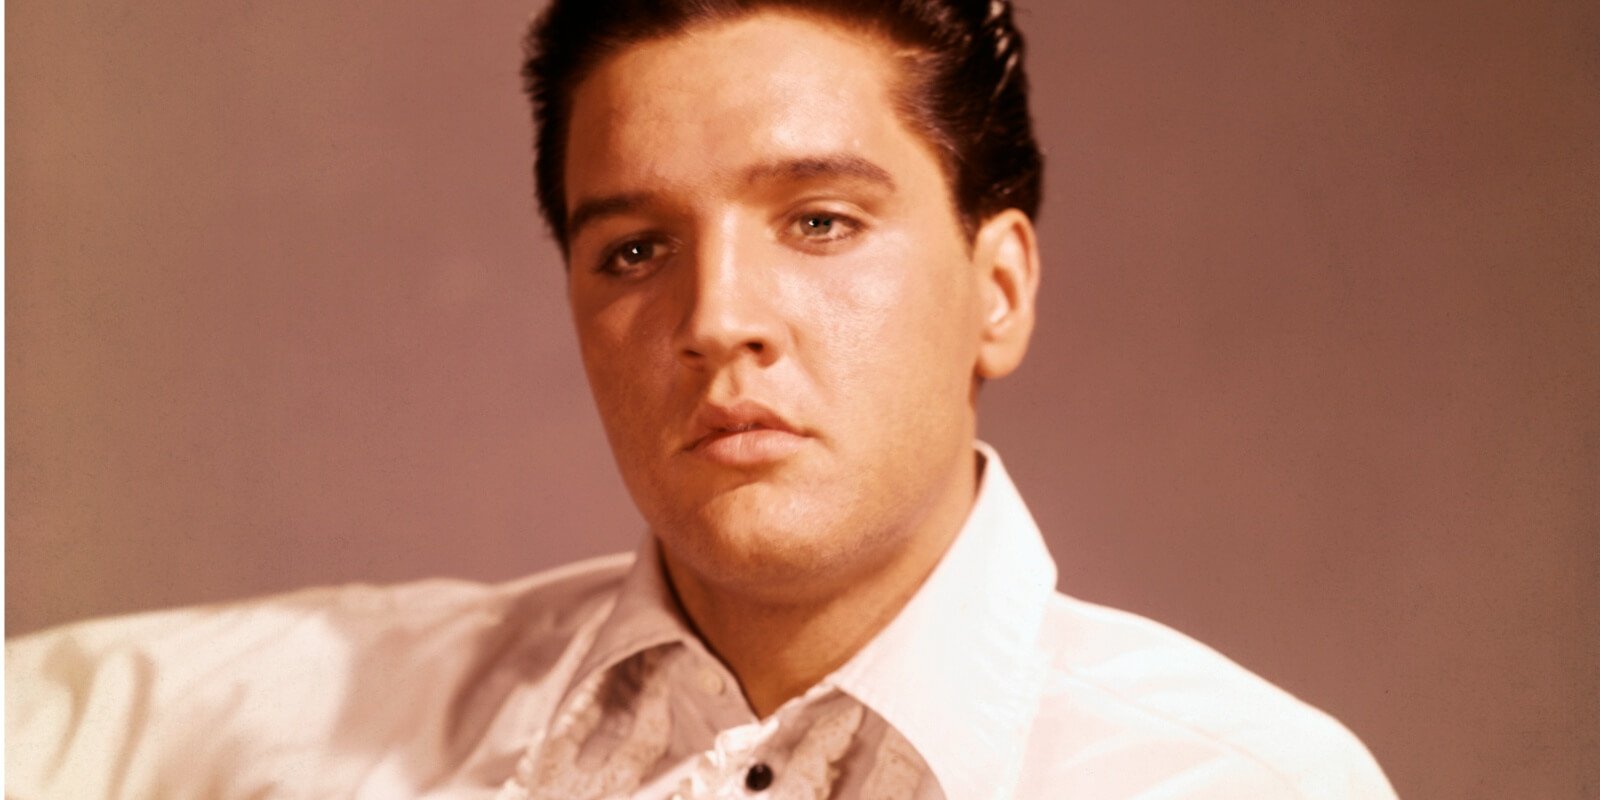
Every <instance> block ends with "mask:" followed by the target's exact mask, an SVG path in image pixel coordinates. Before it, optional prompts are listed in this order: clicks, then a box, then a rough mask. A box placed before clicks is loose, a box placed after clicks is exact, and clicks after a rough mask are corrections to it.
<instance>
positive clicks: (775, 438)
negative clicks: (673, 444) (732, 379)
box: [684, 400, 809, 467]
mask: <svg viewBox="0 0 1600 800" xmlns="http://www.w3.org/2000/svg"><path fill="white" fill-rule="evenodd" d="M685 438H686V439H687V440H688V442H689V443H688V445H687V446H685V447H684V451H685V452H687V453H689V454H690V455H694V456H697V457H699V458H702V459H705V460H706V461H710V462H712V463H714V464H720V465H723V466H730V467H751V466H759V465H763V464H770V463H773V462H777V461H781V460H783V459H785V458H787V457H788V456H790V455H792V454H793V453H794V452H795V451H796V450H798V449H799V448H800V447H801V446H802V445H804V444H805V441H806V439H807V438H809V437H808V436H807V435H806V434H805V433H803V432H802V431H801V430H800V428H799V426H797V425H794V424H793V423H791V422H789V421H788V420H787V419H785V418H784V417H783V416H782V415H781V414H778V413H777V412H776V411H773V410H772V409H771V408H768V407H767V406H765V405H762V404H760V403H757V402H754V401H749V400H746V401H741V402H738V403H735V404H732V405H720V404H712V403H706V404H703V405H701V407H700V408H699V409H698V411H697V412H696V414H695V417H694V422H693V424H692V426H691V428H690V431H689V434H688V436H687V437H685Z"/></svg>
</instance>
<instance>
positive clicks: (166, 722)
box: [6, 444, 1394, 800]
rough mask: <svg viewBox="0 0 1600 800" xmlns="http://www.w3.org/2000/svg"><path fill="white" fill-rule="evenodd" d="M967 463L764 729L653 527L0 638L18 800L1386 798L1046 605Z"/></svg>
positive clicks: (1119, 617)
mask: <svg viewBox="0 0 1600 800" xmlns="http://www.w3.org/2000/svg"><path fill="white" fill-rule="evenodd" d="M978 447H979V450H980V452H982V453H983V454H984V455H985V460H986V465H985V468H984V472H983V476H982V482H981V487H980V490H979V492H978V497H977V500H976V502H975V504H974V506H973V509H972V512H971V514H970V515H969V518H968V520H967V522H966V524H965V526H964V527H963V529H962V531H961V532H960V534H959V535H958V536H957V537H956V539H955V541H954V543H953V544H952V545H951V547H950V550H949V551H948V552H947V553H946V554H945V556H944V558H943V559H942V560H941V561H940V563H939V565H938V566H937V567H936V568H935V570H934V572H933V573H932V574H931V575H930V576H929V578H928V579H927V581H926V582H925V583H924V584H923V585H922V586H921V587H920V588H919V589H918V591H917V592H916V594H915V595H914V596H913V597H912V599H911V601H910V602H909V603H908V604H907V605H906V607H905V608H904V609H903V610H902V611H901V612H900V613H899V615H898V616H896V617H895V618H894V620H893V621H892V622H890V624H889V625H888V626H887V627H886V628H885V629H884V630H882V631H881V632H879V634H878V635H877V636H876V637H875V638H873V639H872V641H871V642H869V643H868V644H867V646H866V647H865V648H863V649H862V650H861V651H860V652H858V653H857V654H856V655H855V656H854V657H853V658H851V660H850V661H849V662H847V663H846V664H845V665H844V666H842V667H840V668H839V669H838V670H837V671H835V672H834V673H833V674H831V675H829V676H828V677H827V678H825V679H824V680H823V681H822V682H821V683H819V684H818V685H817V686H815V687H813V688H812V689H811V690H810V691H809V692H807V693H806V694H805V695H803V696H801V697H797V698H795V699H793V700H791V701H789V702H788V703H786V704H785V705H784V706H783V707H781V708H780V709H778V711H776V712H775V713H773V714H772V715H771V716H770V717H768V718H767V719H766V720H758V719H756V717H755V716H754V714H753V713H752V712H751V711H750V709H749V706H748V705H747V704H746V702H745V701H744V699H743V697H742V695H741V694H740V692H739V690H738V685H737V683H736V682H735V681H734V679H733V676H732V675H731V674H730V673H729V672H728V670H727V669H726V668H725V667H724V666H722V664H720V663H719V662H718V661H717V660H716V659H715V658H714V657H712V656H711V655H710V654H709V653H708V651H707V650H706V648H705V647H704V645H703V644H702V643H701V642H700V641H699V640H698V639H697V638H696V637H695V635H694V634H693V633H692V632H691V631H690V629H689V627H688V626H687V624H686V623H685V622H684V620H683V617H682V614H681V612H680V611H679V609H678V607H677V605H676V603H675V602H674V600H673V598H672V595H671V592H670V591H669V589H668V587H667V585H666V582H665V579H664V578H663V576H662V571H661V568H660V565H659V558H658V554H657V551H656V549H655V545H654V542H653V540H651V539H649V538H647V539H646V541H645V543H644V545H643V546H642V547H641V548H640V551H639V554H638V555H637V556H635V555H622V556H612V557H607V558H603V559H597V560H594V561H589V562H585V563H582V564H577V565H573V566H570V567H565V568H562V569H558V570H554V571H552V572H547V573H544V574H541V575H537V576H533V577H530V578H526V579H523V580H519V581H515V582H511V583H507V584H501V585H495V586H484V585H479V584H472V583H465V582H455V581H442V580H435V581H425V582H420V583H412V584H406V585H401V586H394V587H385V588H373V587H367V586H350V587H343V588H336V589H320V590H312V591H305V592H299V593H295V594H290V595H285V596H281V597H275V598H268V599H264V600H252V601H246V602H242V603H234V604H228V605H221V606H214V607H206V608H190V609H181V610H175V611H166V612H158V613H152V614H141V615H135V616H129V617H123V618H114V619H106V620H97V621H91V622H86V623H79V624H77V625H73V626H69V627H66V628H62V629H57V630H53V631H47V632H44V633H40V634H35V635H32V636H27V637H23V638H21V639H17V640H14V641H11V642H8V643H7V645H6V658H7V669H6V704H7V713H6V796H7V797H8V798H14V799H15V800H32V799H33V798H55V797H61V798H99V797H108V798H109V797H118V798H235V797H237V798H246V797H248V798H277V797H294V798H301V797H313V798H321V797H360V798H397V797H431V798H503V799H504V800H522V799H523V798H530V799H531V798H547V797H548V798H557V797H559V798H585V797H618V798H628V797H632V798H668V797H682V798H686V799H687V798H701V797H704V798H741V799H743V798H762V799H765V798H771V799H772V800H778V799H779V798H790V797H805V798H812V797H817V798H821V797H842V798H947V799H948V800H991V799H996V798H1025V799H1027V800H1033V799H1035V798H1039V799H1042V798H1095V799H1097V800H1098V799H1100V798H1139V800H1167V798H1218V799H1219V800H1220V798H1302V799H1304V800H1311V799H1312V798H1316V799H1318V800H1322V799H1324V798H1330V799H1331V798H1393V797H1394V792H1393V790H1392V789H1391V788H1390V787H1389V784H1388V782H1387V781H1386V780H1385V778H1384V775H1383V772H1382V770H1381V769H1380V768H1379V767H1378V765H1377V763H1376V762H1375V761H1374V760H1373V758H1372V756H1371V755H1370V754H1369V753H1368V752H1367V751H1366V749H1365V748H1364V747H1362V745H1361V743H1360V742H1359V741H1357V740H1356V738H1355V737H1354V736H1353V735H1351V734H1350V732H1349V731H1347V730H1346V729H1344V728H1343V727H1342V726H1340V725H1339V723H1338V722H1336V721H1335V720H1334V719H1332V718H1331V717H1329V716H1327V715H1325V714H1323V713H1322V712H1320V711H1317V710H1316V709H1314V708H1312V707H1311V706H1309V705H1307V704H1305V703H1303V702H1301V701H1299V700H1297V699H1295V698H1294V697H1292V696H1290V695H1289V694H1287V693H1285V692H1283V691H1281V690H1279V689H1277V688H1276V687H1274V686H1272V685H1271V684H1268V683H1267V682H1266V681H1264V680H1262V679H1261V678H1259V677H1257V676H1255V675H1253V674H1251V673H1249V672H1248V671H1246V670H1245V669H1243V668H1242V667H1240V666H1238V665H1236V664H1234V663H1233V662H1231V661H1228V660H1227V659H1226V658H1224V657H1223V656H1221V655H1219V654H1217V653H1216V652H1215V651H1212V650H1210V649H1209V648H1207V647H1205V646H1204V645H1202V644H1200V643H1198V642H1195V641H1194V640H1192V639H1189V638H1187V637H1185V636H1183V635H1182V634H1179V633H1177V632H1175V631H1173V630H1171V629H1169V628H1166V627H1163V626H1161V625H1159V624H1157V623H1154V622H1151V621H1150V620H1147V619H1143V618H1141V617H1138V616H1135V615H1132V614H1128V613H1125V612H1120V611H1115V610H1112V609H1109V608H1104V607H1101V606H1096V605H1092V604H1089V603H1085V602H1082V601H1079V600H1074V599H1072V598H1070V597H1066V596H1064V595H1061V594H1059V593H1057V592H1056V591H1055V589H1054V587H1055V579H1056V571H1055V567H1054V564H1053V562H1052V561H1051V558H1050V554H1049V552H1048V551H1047V550H1046V549H1045V545H1044V542H1043V540H1042V538H1041V537H1040V535H1039V532H1038V529H1037V528H1036V527H1035V525H1034V523H1033V520H1032V518H1031V517H1030V516H1029V514H1028V511H1027V508H1026V507H1025V506H1024V505H1023V502H1022V499H1021V497H1020V496H1018V494H1017V491H1016V488H1015V487H1014V486H1013V484H1012V483H1011V480H1010V478H1009V477H1008V476H1007V475H1006V472H1005V469H1004V467H1003V466H1002V464H1001V462H1000V459H999V457H998V456H997V455H995V454H994V452H993V451H992V450H990V449H988V448H987V447H986V446H984V445H982V444H979V445H978ZM752 787H755V789H759V791H756V790H755V789H752Z"/></svg>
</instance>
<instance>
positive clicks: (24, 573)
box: [6, 0, 1600, 798]
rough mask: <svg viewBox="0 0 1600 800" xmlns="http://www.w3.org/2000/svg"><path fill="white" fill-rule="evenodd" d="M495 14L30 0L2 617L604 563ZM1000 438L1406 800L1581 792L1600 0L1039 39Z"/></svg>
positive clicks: (12, 306)
mask: <svg viewBox="0 0 1600 800" xmlns="http://www.w3.org/2000/svg"><path fill="white" fill-rule="evenodd" d="M530 10H531V9H530V8H529V7H528V6H527V5H526V4H524V3H513V2H500V1H498V0H496V1H495V2H477V3H426V4H409V3H408V4H392V3H351V2H342V3H325V2H313V0H280V1H279V2H274V3H238V2H236V3H211V2H203V0H161V1H158V2H145V3H134V2H126V1H125V0H119V1H117V2H104V1H102V2H93V3H90V2H86V1H85V0H55V1H54V2H36V3H12V4H11V5H10V7H9V9H8V10H7V27H8V30H7V47H8V57H7V87H6V88H7V100H6V115H7V123H8V131H7V133H8V139H7V143H6V147H7V149H6V166H7V181H8V183H7V189H8V192H7V208H6V212H7V240H6V256H7V267H8V269H7V274H6V288H7V309H6V310H7V315H8V321H7V336H8V347H7V352H6V370H7V378H8V386H9V391H8V395H7V398H6V405H7V415H8V417H7V433H8V439H7V441H8V448H7V453H6V456H7V473H6V490H7V501H8V519H7V544H6V547H7V556H8V564H9V565H8V569H7V574H6V578H7V598H6V599H7V604H6V622H7V631H8V633H11V634H16V633H20V632H24V631H28V630H33V629H36V628H39V627H41V626H44V625H48V624H52V623H57V622H61V621H65V620H69V619H74V618H78V617H82V616H85V615H90V614H104V613H112V612H120V611H128V610H133V609H143V608H151V607H156V606H165V605H171V604H178V603H193V602H197V601H206V600H215V599H221V598H231V597H238V596H243V595H251V594H257V593H262V592H271V591H278V590H283V589H287V588H290V587H296V586H302V585H306V584H315V583H327V582H340V581H352V580H369V581H396V580H404V579H408V578H414V577H419V576H424V575H439V574H444V575H459V576H467V577H472V578H481V579H489V580H496V579H502V578H509V577H511V576H513V575H518V574H522V573H526V572H530V571H534V570H539V569H543V568H545V567H549V566H552V565H555V564H558V563H561V562H565V561H568V560H571V559H574V558H578V557H580V556H587V555H592V554H598V553H602V552H608V551H614V550H619V549H624V548H628V547H631V546H632V544H633V543H634V541H635V540H636V537H637V536H638V535H639V534H640V532H641V529H640V523H639V520H638V517H637V514H636V512H634V511H633V509H632V508H631V506H630V504H629V501H628V499H627V498H626V496H625V495H624V493H623V491H622V488H621V485H620V483H619V481H618V480H617V478H616V475H615V472H614V469H613V467H612V465H611V460H610V455H609V453H608V451H607V449H606V445H605V442H604V440H603V438H602V436H601V433H600V429H599V426H598V421H597V419H596V416H595V412H594V411H593V409H592V407H591V404H590V400H589V397H588V394H587V388H586V386H585V384H584V380H583V377H582V374H581V371H580V368H579V365H578V362H577V358H576V350H575V344H574V341H573V335H572V333H571V330H570V324H569V321H568V319H567V312H566V308H565V301H564V297H563V279H562V271H561V267H560V264H559V261H558V259H557V257H556V255H555V253H554V251H553V250H552V248H551V246H550V245H549V244H548V243H547V242H546V241H545V240H544V238H543V235H542V232H541V230H540V229H539V228H538V226H537V224H536V220H535V215H534V209H533V205H532V201H531V199H530V198H531V183H530V178H529V174H528V173H529V164H530V152H529V124H528V122H527V119H526V117H527V112H526V110H525V106H524V102H523V100H522V98H521V96H520V95H519V93H518V79H517V75H516V72H517V69H518V66H519V64H518V37H519V33H520V30H521V28H522V26H523V24H524V22H525V21H526V19H527V18H528V16H529V13H530ZM1022 21H1023V25H1024V27H1025V30H1026V31H1027V33H1028V34H1029V35H1030V36H1031V41H1032V46H1033V52H1032V58H1031V62H1030V68H1031V71H1032V76H1033V81H1034V84H1035V93H1034V102H1035V111H1036V115H1037V117H1038V126H1039V131H1040V134H1041V138H1042V140H1043V141H1044V143H1045V145H1046V148H1047V150H1048V158H1049V175H1048V181H1047V200H1046V211H1045V213H1044V215H1043V217H1042V219H1041V220H1040V229H1041V235H1042V240H1043V247H1044V251H1045V255H1046V259H1045V260H1046V274H1045V280H1044V289H1043V299H1042V307H1043V314H1044V318H1043V320H1042V324H1041V325H1040V329H1039V332H1038V337H1037V339H1036V342H1035V348H1034V351H1033V353H1032V355H1031V357H1030V360H1029V363H1028V364H1027V365H1026V366H1025V367H1024V369H1023V370H1022V372H1021V373H1020V374H1019V375H1017V376H1016V377H1014V378H1012V379H1010V380H1007V381H1004V382H1001V383H999V384H995V385H992V386H991V387H990V388H989V389H988V390H987V392H986V395H987V396H986V397H985V400H984V405H985V409H984V417H983V419H984V423H983V435H984V436H985V437H986V438H987V439H989V440H990V441H992V442H993V443H995V444H996V445H997V446H998V447H999V448H1000V450H1001V452H1002V453H1003V454H1004V455H1005V457H1006V459H1007V463H1008V465H1009V467H1010V469H1011V471H1012V472H1013V474H1014V475H1015V477H1016V478H1017V480H1018V482H1019V483H1020V484H1021V486H1022V488H1023V491H1024V494H1025V495H1026V496H1027V498H1028V499H1029V502H1030V503H1031V505H1032V507H1033V509H1034V512H1035V514H1036V516H1037V517H1038V519H1039V521H1040V523H1041V525H1042V526H1043V528H1044V530H1045V531H1046V532H1047V535H1048V536H1049V538H1050V541H1051V544H1052V547H1053V549H1054V551H1055V553H1056V556H1057V559H1058V561H1059V562H1060V564H1061V570H1062V586H1063V588H1064V589H1065V590H1066V591H1069V592H1071V593H1074V594H1076V595H1079V596H1081V597H1084V598H1087V599H1091V600H1096V601H1101V602H1106V603H1110V604H1113V605H1117V606H1122V607H1126V608H1130V609H1133V610H1136V611H1139V612H1142V613H1145V614H1148V615H1150V616H1153V617H1155V618H1157V619H1160V620H1163V621H1166V622H1168V623H1170V624H1172V625H1174V626H1176V627H1178V628H1180V629H1182V630H1185V631H1187V632H1189V633H1191V634H1193V635H1195V636H1197V637H1199V638H1201V639H1203V640H1205V641H1207V642H1209V643H1211V644H1213V645H1214V646H1216V647H1218V648H1219V649H1221V650H1222V651H1224V652H1225V653H1228V654H1230V655H1231V656H1233V657H1234V658H1235V659H1237V660H1238V661H1240V662H1242V663H1243V664H1245V665H1246V666H1248V667H1250V668H1252V669H1254V670H1256V671H1258V672H1260V673H1261V674H1263V675H1265V676H1266V677H1268V678H1270V679H1272V680H1274V681H1276V682H1278V683H1280V684H1281V685H1283V686H1284V687H1286V688H1288V689H1289V690H1291V691H1293V692H1296V693H1297V694H1299V695H1301V696H1302V697H1304V698H1306V699H1308V700H1310V701H1312V702H1314V703H1316V704H1318V705H1321V706H1323V707H1325V708H1327V709H1329V710H1330V711H1332V712H1333V713H1335V714H1336V715H1338V716H1339V717H1340V718H1342V719H1343V720H1345V722H1346V723H1348V724H1349V725H1350V727H1351V728H1353V729H1354V730H1355V731H1356V732H1357V733H1358V734H1360V735H1361V736H1362V737H1363V738H1364V739H1365V740H1366V741H1367V742H1368V743H1369V745H1370V746H1371V747H1372V749H1373V751H1374V752H1375V753H1376V754H1377V756H1378V757H1379V759H1380V760H1381V761H1382V763H1383V764H1384V765H1385V767H1386V768H1387V769H1388V771H1389V773H1390V775H1391V776H1392V778H1393V780H1394V783H1395V785H1396V787H1397V788H1398V789H1399V791H1400V793H1401V794H1402V795H1403V796H1406V797H1411V798H1417V797H1437V798H1474V797H1484V798H1490V797H1494V798H1498V797H1518V798H1578V797H1596V796H1600V769H1597V767H1596V764H1600V758H1596V756H1595V753H1596V752H1600V731H1597V726H1600V723H1597V722H1596V719H1597V718H1600V681H1597V678H1596V674H1597V672H1600V669H1597V664H1600V590H1597V586H1600V502H1597V500H1596V497H1597V491H1596V490H1597V489H1600V411H1597V409H1600V377H1597V374H1600V370H1597V367H1596V365H1597V364H1600V322H1597V319H1600V191H1597V189H1596V187H1597V186H1600V155H1597V152H1600V149H1597V147H1596V144H1595V142H1596V141H1597V140H1600V4H1596V3H1592V2H1582V1H1581V0H1579V1H1574V2H1565V3H1562V2H1511V0H1486V1H1485V2H1477V3H1471V4H1459V3H1445V2H1414V3H1390V2H1381V1H1380V0H1353V1H1352V2H1345V3H1320V4H1293V3H1290V4H1285V3H1277V2H1265V1H1264V0H1255V1H1254V2H1223V1H1222V0H1208V1H1207V2H1192V3H1169V2H1153V0H1146V1H1144V2H1129V3H1086V2H1051V3H1046V2H1040V1H1037V0H1036V2H1032V3H1028V4H1027V9H1026V11H1025V12H1024V13H1023V14H1022Z"/></svg>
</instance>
